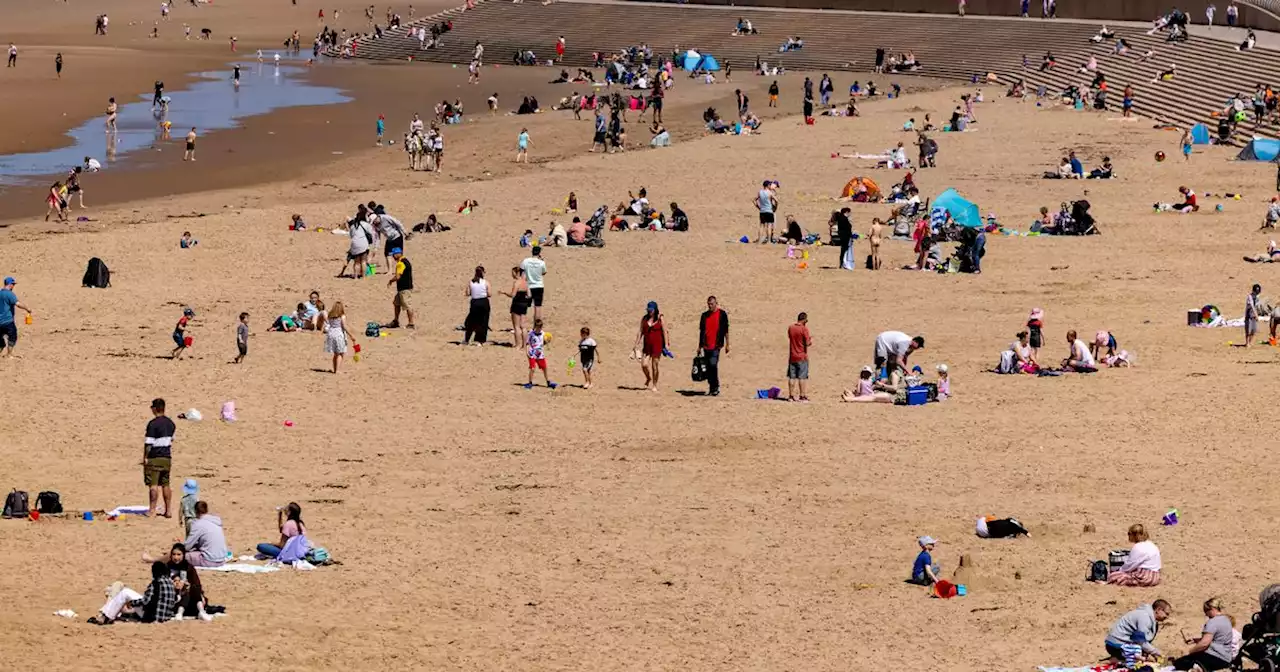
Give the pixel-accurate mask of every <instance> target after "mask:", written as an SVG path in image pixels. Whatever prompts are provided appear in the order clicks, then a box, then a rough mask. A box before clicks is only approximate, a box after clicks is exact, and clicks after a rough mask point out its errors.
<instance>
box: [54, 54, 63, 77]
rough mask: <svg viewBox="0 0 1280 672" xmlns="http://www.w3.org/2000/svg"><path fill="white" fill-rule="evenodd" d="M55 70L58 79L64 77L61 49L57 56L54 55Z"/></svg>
mask: <svg viewBox="0 0 1280 672" xmlns="http://www.w3.org/2000/svg"><path fill="white" fill-rule="evenodd" d="M53 71H54V73H56V74H57V75H58V79H62V52H61V51H59V52H58V55H57V56H54V57H53Z"/></svg>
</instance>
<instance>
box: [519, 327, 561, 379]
mask: <svg viewBox="0 0 1280 672" xmlns="http://www.w3.org/2000/svg"><path fill="white" fill-rule="evenodd" d="M525 345H526V346H527V348H526V352H527V354H528V355H529V382H528V383H525V386H524V389H526V390H532V389H533V371H534V369H542V379H543V381H545V382H546V384H547V387H548V388H550V389H553V390H554V389H556V384H555V383H553V382H551V379H550V378H549V377H548V376H547V354H546V351H545V348H546V334H544V333H543V332H542V320H541V319H536V320H534V321H533V329H532V330H530V331H529V336H528V337H527V338H526V339H525Z"/></svg>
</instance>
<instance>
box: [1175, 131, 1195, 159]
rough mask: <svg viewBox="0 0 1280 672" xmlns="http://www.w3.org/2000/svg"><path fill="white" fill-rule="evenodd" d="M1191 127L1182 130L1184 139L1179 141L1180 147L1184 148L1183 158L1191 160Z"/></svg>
mask: <svg viewBox="0 0 1280 672" xmlns="http://www.w3.org/2000/svg"><path fill="white" fill-rule="evenodd" d="M1191 143H1192V139H1191V128H1190V127H1188V128H1187V129H1186V130H1184V131H1183V132H1182V139H1181V140H1179V141H1178V148H1179V149H1181V150H1182V160H1183V161H1188V162H1189V161H1191Z"/></svg>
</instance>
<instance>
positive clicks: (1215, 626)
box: [1103, 597, 1271, 672]
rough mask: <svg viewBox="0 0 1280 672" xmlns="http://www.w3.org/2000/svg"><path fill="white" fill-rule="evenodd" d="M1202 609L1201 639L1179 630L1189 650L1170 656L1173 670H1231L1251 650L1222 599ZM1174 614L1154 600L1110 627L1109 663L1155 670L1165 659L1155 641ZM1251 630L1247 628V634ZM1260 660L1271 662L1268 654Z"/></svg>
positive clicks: (1126, 667)
mask: <svg viewBox="0 0 1280 672" xmlns="http://www.w3.org/2000/svg"><path fill="white" fill-rule="evenodd" d="M1201 609H1202V611H1203V612H1204V617H1205V622H1204V625H1203V626H1202V627H1201V628H1200V633H1199V636H1197V637H1188V636H1187V635H1186V634H1185V633H1183V632H1182V631H1179V632H1180V634H1182V638H1183V644H1185V645H1186V646H1187V650H1186V652H1185V653H1184V654H1183V655H1181V656H1175V655H1172V654H1171V655H1169V656H1168V657H1169V658H1171V659H1172V662H1173V666H1172V669H1174V670H1199V671H1200V672H1216V671H1217V670H1226V669H1230V668H1231V666H1232V663H1233V661H1235V659H1236V658H1237V657H1238V655H1239V653H1240V650H1241V648H1242V647H1243V648H1244V649H1245V652H1246V654H1247V653H1248V652H1249V651H1250V650H1251V649H1249V648H1248V647H1247V646H1245V642H1244V637H1243V636H1242V635H1241V634H1240V632H1239V631H1238V630H1236V629H1235V619H1234V618H1232V617H1231V616H1229V615H1227V614H1226V613H1225V612H1224V609H1225V604H1224V603H1223V601H1222V599H1221V598H1217V597H1213V598H1209V599H1208V600H1205V602H1204V604H1203V605H1202V606H1201ZM1171 615H1173V607H1172V606H1171V605H1170V604H1169V603H1168V602H1167V601H1165V600H1155V601H1154V602H1152V603H1151V604H1143V605H1140V606H1139V607H1138V608H1137V609H1134V610H1133V611H1130V612H1129V613H1127V614H1125V615H1123V616H1121V617H1120V619H1119V620H1117V621H1116V622H1115V624H1114V625H1112V626H1111V629H1110V630H1109V631H1108V632H1107V638H1106V640H1105V641H1104V642H1103V644H1104V646H1105V648H1106V652H1107V656H1108V657H1109V658H1110V662H1111V663H1112V664H1114V665H1117V666H1123V667H1124V668H1125V669H1131V670H1137V669H1144V668H1145V669H1154V668H1152V667H1150V665H1151V664H1156V663H1158V661H1159V660H1160V659H1161V658H1164V657H1165V653H1164V652H1163V651H1161V650H1160V649H1158V648H1156V646H1155V643H1154V642H1155V639H1156V636H1157V635H1158V634H1159V633H1160V626H1161V625H1162V624H1163V623H1164V622H1165V621H1167V620H1168V619H1169V617H1170V616H1171ZM1248 628H1249V626H1247V625H1246V626H1245V629H1246V631H1247V630H1248ZM1260 657H1261V658H1263V659H1264V660H1267V662H1271V661H1270V660H1269V658H1267V657H1266V656H1265V655H1264V656H1260Z"/></svg>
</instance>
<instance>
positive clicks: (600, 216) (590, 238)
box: [582, 205, 609, 247]
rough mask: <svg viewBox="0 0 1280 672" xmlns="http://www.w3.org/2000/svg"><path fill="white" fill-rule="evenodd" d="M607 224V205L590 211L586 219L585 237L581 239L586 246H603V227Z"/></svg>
mask: <svg viewBox="0 0 1280 672" xmlns="http://www.w3.org/2000/svg"><path fill="white" fill-rule="evenodd" d="M608 224H609V206H607V205H602V206H600V207H598V208H596V211H595V212H593V213H591V219H588V220H587V237H586V239H585V240H583V241H582V244H583V245H584V246H586V247H604V227H605V226H607V225H608Z"/></svg>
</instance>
